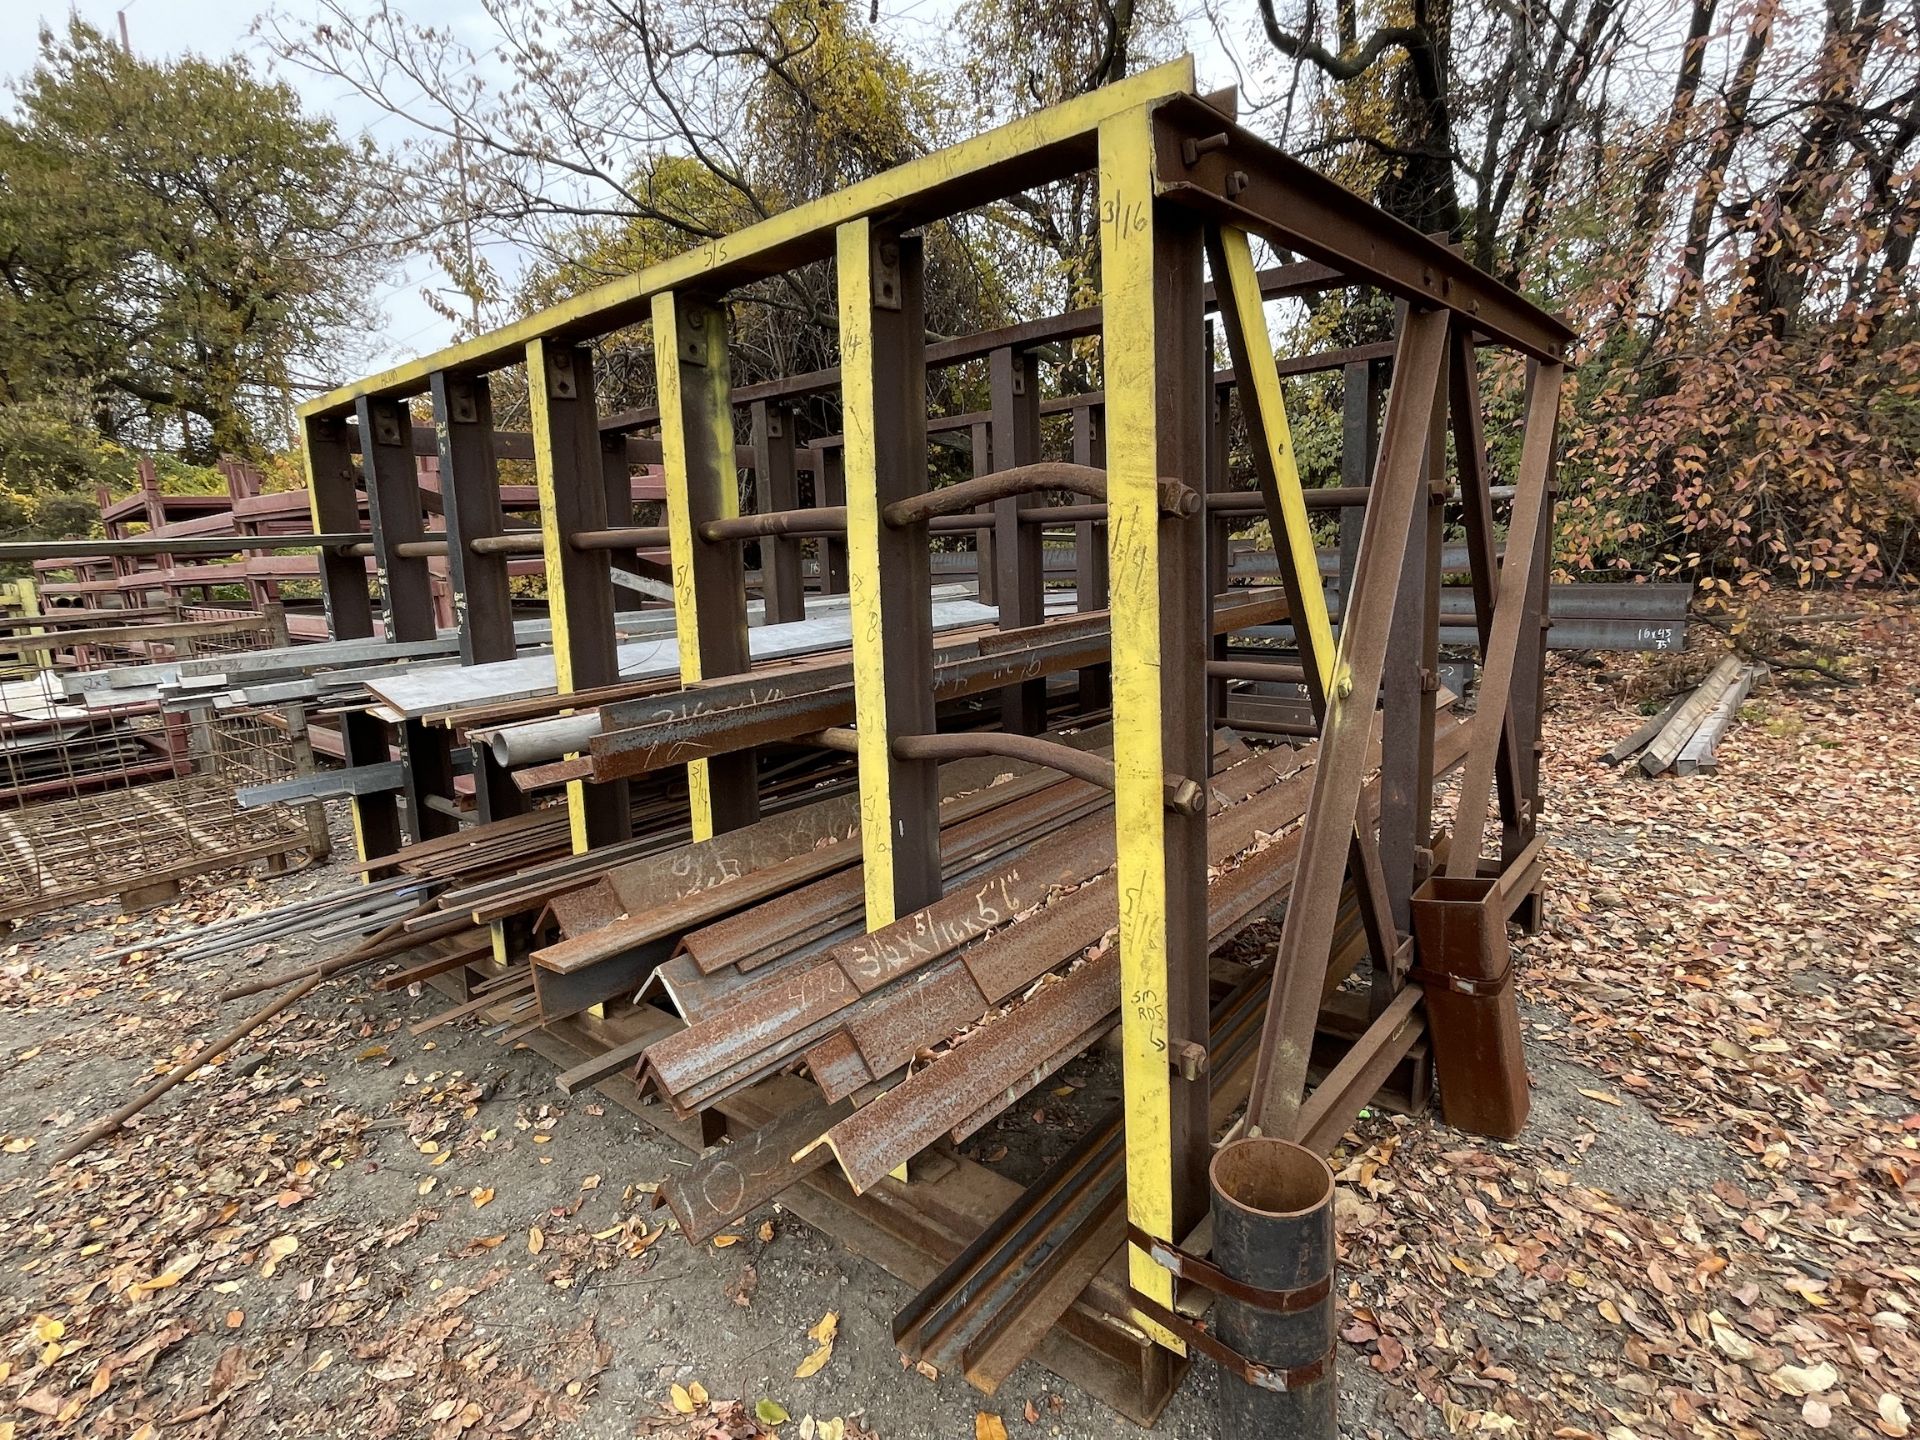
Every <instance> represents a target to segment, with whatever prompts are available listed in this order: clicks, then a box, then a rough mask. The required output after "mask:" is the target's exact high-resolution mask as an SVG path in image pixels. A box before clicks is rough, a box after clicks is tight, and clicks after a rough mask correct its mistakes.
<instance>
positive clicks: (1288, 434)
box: [1220, 225, 1352, 696]
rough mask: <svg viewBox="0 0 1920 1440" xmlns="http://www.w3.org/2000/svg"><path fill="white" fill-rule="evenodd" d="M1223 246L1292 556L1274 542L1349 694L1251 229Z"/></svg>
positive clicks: (1327, 678)
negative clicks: (1336, 647) (1337, 652)
mask: <svg viewBox="0 0 1920 1440" xmlns="http://www.w3.org/2000/svg"><path fill="white" fill-rule="evenodd" d="M1220 247H1221V249H1222V250H1223V251H1224V252H1225V254H1226V257H1227V276H1226V278H1227V282H1228V284H1229V285H1230V286H1231V287H1232V291H1233V308H1234V312H1235V314H1236V316H1237V317H1238V319H1239V322H1240V332H1241V334H1243V335H1245V336H1246V345H1247V351H1248V359H1249V360H1250V361H1251V364H1250V366H1249V367H1248V368H1249V369H1250V370H1251V371H1252V373H1251V374H1249V375H1246V376H1244V377H1242V379H1241V383H1242V384H1244V385H1246V386H1248V387H1249V388H1250V389H1251V390H1252V391H1253V398H1254V400H1255V402H1256V404H1257V407H1258V410H1259V413H1260V415H1261V417H1262V418H1263V419H1264V420H1265V421H1266V432H1267V448H1268V450H1269V452H1270V453H1271V455H1272V457H1273V473H1274V477H1275V479H1276V480H1277V481H1278V482H1279V483H1278V487H1277V488H1278V489H1279V492H1280V514H1281V517H1282V519H1283V520H1284V521H1285V524H1286V531H1287V533H1286V537H1285V539H1286V546H1287V550H1286V554H1284V555H1282V554H1281V553H1280V550H1279V546H1280V542H1281V537H1280V536H1278V535H1276V536H1274V537H1273V540H1274V556H1275V558H1276V559H1277V560H1279V561H1280V563H1282V564H1291V566H1292V569H1293V573H1294V575H1295V576H1296V577H1297V579H1298V581H1299V584H1298V587H1297V588H1298V593H1299V595H1300V597H1301V605H1302V608H1303V609H1304V610H1305V611H1306V613H1305V614H1304V615H1296V616H1294V617H1293V623H1294V625H1296V626H1299V627H1303V628H1304V629H1305V630H1306V632H1307V639H1308V640H1309V641H1310V642H1311V644H1312V647H1313V654H1314V656H1315V663H1316V664H1317V665H1318V667H1319V670H1320V681H1321V686H1322V691H1323V693H1324V694H1326V695H1328V696H1334V695H1344V694H1345V693H1346V691H1347V689H1348V688H1350V687H1351V684H1352V681H1351V679H1350V678H1349V677H1348V676H1347V674H1346V665H1345V662H1344V661H1341V660H1339V659H1338V658H1337V657H1336V655H1335V651H1334V644H1333V623H1332V621H1331V620H1330V619H1329V618H1328V615H1327V592H1326V589H1325V587H1324V586H1323V585H1322V584H1321V583H1320V559H1319V557H1318V556H1317V555H1316V554H1315V553H1314V549H1313V532H1312V530H1311V529H1310V528H1309V522H1308V520H1307V498H1306V494H1305V492H1304V491H1303V490H1302V488H1301V485H1300V469H1299V466H1298V465H1296V464H1295V463H1294V458H1293V431H1292V429H1291V427H1290V426H1289V425H1288V424H1287V401H1286V397H1285V396H1284V395H1282V394H1281V391H1280V370H1279V364H1278V361H1277V360H1276V359H1275V357H1274V353H1273V337H1272V335H1271V334H1270V333H1269V332H1268V330H1267V311H1266V304H1265V302H1264V301H1262V300H1261V298H1260V275H1259V272H1258V271H1257V270H1256V269H1255V268H1254V264H1253V247H1252V246H1251V245H1249V244H1248V242H1247V232H1246V231H1244V230H1239V229H1235V228H1234V227H1233V226H1231V225H1223V226H1222V227H1221V228H1220Z"/></svg>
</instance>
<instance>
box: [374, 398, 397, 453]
mask: <svg viewBox="0 0 1920 1440" xmlns="http://www.w3.org/2000/svg"><path fill="white" fill-rule="evenodd" d="M371 408H372V412H373V438H374V442H375V443H376V444H380V445H398V444H399V443H400V406H399V403H398V402H393V401H390V402H388V403H386V404H383V405H375V406H373V407H371Z"/></svg>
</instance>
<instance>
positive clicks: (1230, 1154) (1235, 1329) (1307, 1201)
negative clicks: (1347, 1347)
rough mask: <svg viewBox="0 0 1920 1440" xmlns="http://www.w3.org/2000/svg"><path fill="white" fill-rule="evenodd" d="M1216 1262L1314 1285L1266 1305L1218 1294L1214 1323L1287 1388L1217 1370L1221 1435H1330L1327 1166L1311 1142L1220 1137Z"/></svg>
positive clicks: (1323, 1439) (1262, 1278) (1292, 1439)
mask: <svg viewBox="0 0 1920 1440" xmlns="http://www.w3.org/2000/svg"><path fill="white" fill-rule="evenodd" d="M1207 1180H1208V1186H1209V1190H1210V1192H1211V1199H1212V1211H1213V1264H1214V1265H1215V1266H1216V1267H1217V1268H1218V1269H1219V1270H1220V1271H1221V1272H1223V1273H1224V1274H1226V1275H1228V1276H1230V1277H1231V1278H1232V1279H1234V1280H1237V1281H1240V1282H1241V1283H1242V1284H1243V1285H1246V1286H1251V1287H1254V1288H1256V1289H1257V1290H1261V1291H1268V1292H1278V1293H1282V1294H1298V1295H1300V1296H1302V1297H1303V1298H1305V1297H1307V1296H1312V1295H1316V1294H1317V1297H1318V1298H1316V1299H1314V1300H1313V1301H1312V1303H1310V1304H1305V1305H1289V1306H1287V1307H1285V1308H1268V1307H1265V1306H1261V1305H1254V1304H1249V1303H1247V1302H1246V1301H1245V1300H1242V1299H1238V1298H1236V1297H1234V1296H1232V1295H1228V1294H1224V1293H1223V1294H1221V1295H1220V1297H1219V1298H1218V1299H1217V1300H1216V1301H1215V1303H1214V1309H1213V1321H1212V1325H1211V1327H1210V1328H1211V1329H1212V1330H1213V1332H1214V1333H1215V1334H1216V1335H1217V1336H1218V1337H1219V1339H1220V1340H1222V1341H1223V1342H1224V1343H1225V1344H1227V1345H1228V1346H1230V1347H1231V1348H1232V1349H1233V1350H1236V1351H1238V1352H1239V1353H1240V1354H1241V1355H1243V1356H1245V1357H1246V1358H1247V1359H1249V1360H1251V1361H1254V1362H1255V1363H1256V1364H1258V1365H1261V1366H1263V1367H1265V1368H1266V1369H1267V1370H1268V1371H1270V1372H1272V1373H1273V1374H1274V1375H1275V1376H1279V1377H1284V1378H1285V1382H1286V1383H1285V1388H1281V1389H1274V1388H1268V1387H1267V1386H1264V1385H1252V1384H1249V1383H1247V1382H1246V1381H1245V1380H1243V1379H1242V1378H1240V1377H1239V1376H1237V1375H1231V1374H1223V1375H1222V1376H1221V1377H1220V1392H1219V1401H1218V1410H1219V1418H1220V1433H1221V1434H1222V1435H1259V1436H1263V1437H1268V1436H1270V1437H1273V1440H1337V1436H1338V1433H1339V1430H1338V1418H1337V1413H1336V1408H1335V1402H1336V1399H1337V1397H1338V1389H1337V1387H1336V1385H1335V1382H1334V1366H1333V1358H1334V1344H1335V1338H1334V1315H1333V1269H1334V1248H1333V1172H1332V1171H1331V1170H1330V1169H1328V1168H1327V1162H1326V1161H1325V1160H1323V1159H1321V1158H1320V1157H1319V1156H1318V1155H1316V1154H1315V1153H1314V1152H1313V1151H1311V1150H1308V1149H1305V1148H1304V1147H1302V1146H1299V1145H1295V1144H1293V1143H1292V1142H1291V1141H1288V1140H1278V1139H1273V1138H1270V1137H1266V1136H1259V1137H1254V1138H1251V1139H1244V1140H1235V1141H1233V1142H1232V1143H1230V1144H1227V1145H1224V1146H1222V1147H1221V1148H1220V1150H1219V1152H1218V1153H1217V1154H1216V1155H1215V1156H1214V1157H1213V1163H1212V1164H1211V1165H1210V1166H1209V1167H1208V1170H1207Z"/></svg>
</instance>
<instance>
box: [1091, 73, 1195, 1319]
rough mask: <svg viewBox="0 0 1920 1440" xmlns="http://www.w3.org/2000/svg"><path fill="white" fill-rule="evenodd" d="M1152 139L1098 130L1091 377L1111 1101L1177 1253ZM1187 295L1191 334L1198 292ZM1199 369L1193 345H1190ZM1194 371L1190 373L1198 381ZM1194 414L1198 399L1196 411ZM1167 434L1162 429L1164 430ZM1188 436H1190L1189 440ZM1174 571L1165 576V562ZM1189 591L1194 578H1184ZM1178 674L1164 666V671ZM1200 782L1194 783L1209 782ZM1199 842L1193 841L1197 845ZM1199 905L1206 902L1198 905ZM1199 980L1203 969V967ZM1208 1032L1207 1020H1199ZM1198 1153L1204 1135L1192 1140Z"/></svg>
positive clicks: (1164, 548)
mask: <svg viewBox="0 0 1920 1440" xmlns="http://www.w3.org/2000/svg"><path fill="white" fill-rule="evenodd" d="M1152 144H1153V134H1152V122H1151V118H1150V114H1149V112H1148V111H1147V110H1146V109H1145V108H1141V109H1139V110H1136V111H1132V112H1129V113H1127V114H1124V115H1120V116H1117V117H1115V118H1112V119H1109V120H1107V121H1105V122H1103V123H1102V124H1101V126H1100V159H1099V182H1100V268H1101V280H1102V295H1101V304H1102V307H1103V314H1104V319H1103V323H1102V337H1103V338H1102V345H1101V354H1102V363H1103V365H1104V366H1105V372H1106V375H1105V380H1106V421H1107V507H1108V508H1107V551H1108V571H1109V577H1108V586H1109V611H1110V614H1111V616H1112V622H1111V623H1112V647H1113V682H1112V684H1113V736H1114V750H1113V758H1114V772H1115V785H1114V819H1115V825H1116V827H1117V828H1116V837H1117V842H1118V844H1117V859H1118V864H1117V870H1116V876H1117V880H1118V887H1119V895H1120V974H1121V980H1120V994H1121V1007H1120V1028H1121V1042H1122V1043H1121V1055H1122V1067H1123V1073H1122V1091H1123V1100H1124V1106H1125V1117H1126V1123H1125V1136H1126V1162H1127V1218H1128V1219H1129V1220H1130V1221H1131V1222H1132V1223H1133V1224H1134V1225H1136V1226H1138V1227H1139V1228H1140V1229H1141V1230H1143V1231H1145V1232H1147V1233H1148V1234H1150V1235H1153V1236H1157V1237H1161V1238H1165V1239H1171V1240H1176V1241H1177V1240H1179V1239H1181V1238H1183V1234H1182V1231H1181V1230H1180V1228H1179V1224H1180V1221H1181V1219H1182V1218H1183V1216H1182V1215H1181V1214H1180V1213H1179V1212H1180V1210H1181V1209H1182V1208H1191V1196H1190V1195H1188V1196H1186V1197H1185V1198H1184V1199H1183V1198H1182V1197H1181V1194H1180V1192H1181V1191H1182V1189H1183V1187H1184V1188H1186V1189H1190V1188H1191V1186H1190V1182H1189V1180H1188V1179H1187V1178H1186V1177H1185V1175H1184V1172H1185V1170H1186V1169H1187V1168H1188V1167H1187V1158H1188V1157H1183V1156H1182V1155H1181V1153H1180V1151H1181V1149H1182V1147H1183V1146H1184V1145H1186V1144H1187V1143H1188V1142H1189V1141H1190V1140H1191V1136H1190V1135H1189V1133H1188V1131H1189V1129H1190V1119H1189V1117H1187V1116H1186V1115H1184V1114H1183V1113H1182V1106H1181V1105H1180V1103H1179V1100H1178V1098H1177V1097H1176V1095H1175V1089H1174V1087H1175V1081H1176V1077H1175V1075H1174V1072H1173V1069H1172V1067H1171V1066H1170V1064H1169V1056H1170V1054H1171V1040H1172V1039H1174V1038H1178V1039H1182V1040H1185V1039H1199V1040H1202V1041H1204V1039H1205V1031H1204V1028H1203V1029H1202V1032H1201V1033H1200V1034H1199V1035H1197V1036H1184V1035H1183V1036H1179V1037H1174V1036H1173V1035H1172V1033H1171V1028H1170V1027H1171V1022H1172V1021H1173V1020H1174V1018H1175V1017H1176V1016H1178V1015H1180V1014H1181V1011H1182V997H1181V996H1180V995H1179V994H1177V993H1176V991H1175V987H1174V985H1173V983H1172V974H1171V971H1172V966H1173V964H1174V962H1175V960H1176V959H1179V960H1181V961H1182V962H1183V963H1188V964H1190V963H1192V962H1193V961H1194V959H1195V958H1196V957H1193V956H1176V955H1175V953H1174V945H1175V943H1176V937H1175V935H1174V926H1175V923H1176V920H1175V914H1174V909H1175V907H1177V906H1180V905H1182V904H1184V902H1185V898H1186V897H1185V894H1184V887H1183V888H1182V891H1181V893H1179V894H1175V893H1170V886H1169V876H1170V874H1172V873H1174V870H1175V866H1176V863H1177V861H1178V858H1179V857H1178V854H1177V851H1176V848H1172V847H1176V843H1177V841H1178V840H1179V839H1180V837H1178V836H1176V835H1175V834H1173V833H1172V827H1171V826H1170V824H1169V816H1168V813H1167V811H1166V809H1165V800H1164V796H1165V790H1164V785H1163V781H1164V778H1165V775H1166V773H1167V769H1168V765H1169V763H1170V761H1173V762H1174V763H1182V764H1183V763H1185V761H1184V758H1179V759H1176V757H1171V756H1169V754H1168V737H1169V735H1170V734H1173V735H1177V734H1179V733H1180V732H1179V730H1178V728H1177V725H1178V722H1177V721H1176V722H1174V724H1173V726H1171V727H1170V726H1169V724H1168V723H1167V722H1166V721H1165V719H1164V717H1165V716H1166V715H1167V714H1168V713H1169V712H1168V710H1167V706H1168V704H1169V703H1171V704H1172V705H1173V706H1174V707H1175V708H1176V709H1177V708H1179V707H1181V706H1182V705H1183V704H1184V698H1183V697H1182V696H1180V695H1178V694H1174V695H1168V694H1166V693H1164V687H1163V684H1162V680H1163V674H1162V644H1163V639H1164V638H1165V637H1164V627H1163V619H1164V618H1170V617H1163V615H1162V600H1163V598H1164V599H1165V601H1166V603H1167V604H1168V605H1170V606H1179V605H1180V604H1182V603H1184V602H1185V601H1186V600H1187V598H1188V597H1187V596H1186V595H1184V594H1183V593H1179V590H1180V584H1179V581H1178V580H1175V581H1174V584H1175V592H1176V593H1173V594H1165V595H1164V597H1163V582H1164V581H1165V580H1166V579H1167V576H1168V574H1169V573H1171V574H1174V575H1178V574H1180V573H1181V571H1180V569H1179V566H1178V563H1177V562H1178V561H1179V560H1180V559H1181V558H1183V557H1182V556H1180V555H1179V554H1176V553H1173V552H1177V551H1179V550H1180V549H1181V546H1180V545H1178V544H1177V543H1176V544H1175V545H1173V546H1172V547H1171V548H1170V547H1169V546H1168V545H1166V544H1163V540H1165V539H1166V538H1167V537H1166V536H1165V535H1163V529H1162V519H1161V515H1160V510H1159V499H1158V481H1159V476H1160V473H1161V468H1160V467H1161V457H1162V455H1163V453H1164V451H1165V450H1166V448H1167V447H1168V442H1169V441H1171V440H1173V439H1174V438H1175V432H1177V431H1178V429H1179V428H1180V423H1181V422H1180V421H1179V419H1178V418H1171V419H1170V417H1169V415H1168V414H1167V411H1168V410H1169V409H1171V410H1173V411H1174V412H1178V411H1179V410H1180V408H1181V407H1180V405H1179V397H1178V396H1177V387H1178V386H1180V385H1181V384H1183V383H1186V382H1187V381H1189V380H1192V379H1193V377H1192V376H1182V375H1180V374H1177V373H1173V372H1172V368H1171V367H1166V366H1165V361H1166V358H1167V356H1168V355H1169V354H1170V353H1173V351H1172V344H1171V342H1174V341H1175V337H1172V336H1171V335H1167V334H1162V333H1161V332H1160V327H1161V326H1162V325H1163V324H1166V323H1179V317H1178V316H1177V315H1175V316H1163V315H1161V314H1159V313H1158V312H1159V310H1160V308H1161V306H1160V304H1159V302H1160V300H1161V298H1162V297H1161V295H1160V287H1159V283H1158V282H1159V280H1160V278H1161V277H1160V276H1159V274H1158V271H1157V267H1156V254H1157V250H1158V249H1159V247H1160V244H1161V241H1162V238H1163V237H1161V236H1159V235H1158V233H1157V230H1158V226H1159V225H1160V223H1161V221H1162V220H1163V218H1164V217H1163V216H1161V215H1159V214H1157V213H1156V207H1155V203H1154V186H1153V148H1152ZM1195 269H1196V278H1195V281H1194V285H1193V290H1194V294H1193V297H1192V298H1193V300H1194V301H1195V305H1194V309H1195V314H1194V316H1193V320H1194V323H1195V326H1196V329H1197V326H1198V324H1199V315H1198V305H1197V301H1198V282H1197V250H1196V251H1195ZM1193 342H1194V348H1195V351H1196V355H1195V359H1196V362H1198V360H1199V356H1198V353H1197V351H1198V334H1197V333H1196V335H1195V336H1194V337H1193ZM1200 373H1201V367H1200V365H1199V364H1196V366H1195V375H1196V376H1197V375H1198V374H1200ZM1192 408H1197V397H1196V406H1195V407H1192ZM1169 425H1171V426H1172V427H1173V428H1172V429H1171V430H1170V429H1169V428H1168V427H1169ZM1193 438H1195V439H1197V438H1198V436H1197V434H1196V435H1195V436H1194V437H1193ZM1169 560H1171V561H1174V562H1176V563H1175V569H1174V570H1173V571H1172V572H1167V571H1166V569H1165V567H1166V562H1168V561H1169ZM1195 578H1196V579H1197V576H1196V577H1195ZM1168 661H1169V663H1170V664H1171V663H1175V658H1174V657H1168ZM1200 773H1202V774H1204V773H1205V772H1204V770H1202V771H1201V772H1200ZM1202 835H1203V836H1204V831H1202ZM1202 903H1203V905H1204V901H1203V902H1202ZM1202 964H1203V966H1204V959H1203V957H1202ZM1200 1023H1201V1025H1202V1026H1203V1027H1204V1024H1205V1020H1204V1012H1203V1018H1202V1019H1201V1021H1200ZM1200 1144H1201V1145H1202V1147H1203V1148H1204V1145H1205V1137H1204V1135H1202V1136H1201V1137H1200ZM1127 1261H1128V1276H1129V1279H1130V1281H1131V1283H1132V1285H1133V1287H1134V1289H1135V1290H1137V1291H1138V1292H1140V1293H1141V1294H1142V1295H1144V1296H1146V1297H1147V1298H1148V1299H1150V1300H1153V1301H1155V1302H1157V1303H1158V1304H1160V1305H1161V1306H1164V1307H1165V1308H1167V1309H1171V1308H1172V1307H1173V1276H1172V1274H1171V1273H1170V1272H1169V1271H1167V1270H1166V1269H1164V1268H1163V1267H1161V1266H1160V1265H1159V1264H1158V1263H1156V1262H1155V1261H1154V1260H1153V1259H1152V1258H1151V1257H1150V1256H1149V1255H1148V1254H1147V1253H1146V1252H1145V1251H1144V1250H1142V1249H1140V1248H1139V1247H1138V1246H1135V1245H1131V1244H1130V1245H1129V1246H1128V1250H1127ZM1135 1320H1136V1322H1137V1323H1139V1324H1141V1325H1142V1327H1143V1328H1145V1329H1146V1330H1147V1332H1148V1333H1149V1334H1151V1335H1153V1336H1154V1338H1155V1339H1156V1340H1158V1341H1159V1342H1160V1343H1161V1344H1162V1345H1164V1346H1166V1347H1167V1348H1168V1349H1171V1350H1175V1351H1179V1352H1181V1353H1185V1346H1184V1344H1183V1343H1182V1342H1181V1341H1180V1340H1179V1339H1178V1338H1177V1337H1176V1336H1174V1335H1173V1334H1172V1333H1171V1332H1169V1331H1167V1330H1165V1329H1164V1328H1162V1327H1161V1326H1159V1325H1156V1324H1154V1323H1152V1322H1151V1321H1148V1320H1147V1319H1146V1318H1145V1317H1144V1316H1140V1315H1136V1316H1135Z"/></svg>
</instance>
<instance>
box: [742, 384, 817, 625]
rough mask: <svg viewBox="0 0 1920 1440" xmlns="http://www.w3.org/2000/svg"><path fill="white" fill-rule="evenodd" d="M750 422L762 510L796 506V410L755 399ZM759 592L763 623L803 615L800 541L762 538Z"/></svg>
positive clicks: (779, 511) (756, 497)
mask: <svg viewBox="0 0 1920 1440" xmlns="http://www.w3.org/2000/svg"><path fill="white" fill-rule="evenodd" d="M750 417H751V421H752V425H753V492H754V504H755V507H756V508H757V509H758V510H759V511H760V512H761V513H762V514H767V513H773V514H789V513H793V512H796V511H798V510H799V507H800V480H799V475H798V473H797V471H796V470H795V467H794V450H793V439H794V419H795V417H794V412H793V411H792V410H791V409H789V408H788V407H787V406H784V405H776V404H774V403H772V402H770V401H767V400H756V401H754V402H753V404H752V406H751V407H750ZM760 593H761V596H762V597H763V599H764V600H765V602H766V608H767V623H768V624H770V625H778V624H781V623H783V622H785V621H788V620H804V619H806V613H807V612H806V592H805V586H804V584H803V583H802V575H801V570H800V545H799V543H798V542H797V541H794V540H784V539H779V538H777V537H776V538H770V539H764V540H762V541H761V542H760Z"/></svg>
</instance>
